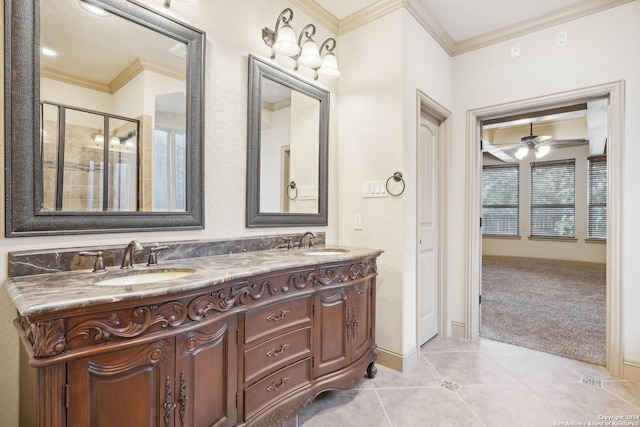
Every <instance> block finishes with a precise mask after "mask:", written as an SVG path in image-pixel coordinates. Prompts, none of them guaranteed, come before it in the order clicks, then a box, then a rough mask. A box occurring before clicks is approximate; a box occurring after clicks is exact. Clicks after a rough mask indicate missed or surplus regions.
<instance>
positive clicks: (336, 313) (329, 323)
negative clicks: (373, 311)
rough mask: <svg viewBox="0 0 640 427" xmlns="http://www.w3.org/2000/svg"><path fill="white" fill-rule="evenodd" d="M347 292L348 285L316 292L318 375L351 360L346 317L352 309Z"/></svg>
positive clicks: (316, 362)
mask: <svg viewBox="0 0 640 427" xmlns="http://www.w3.org/2000/svg"><path fill="white" fill-rule="evenodd" d="M348 292H349V290H348V288H346V287H341V288H332V289H327V290H324V291H319V292H318V293H317V294H316V297H315V307H314V316H315V320H314V323H313V328H314V361H313V376H314V377H315V378H317V377H319V376H321V375H324V374H326V373H329V372H333V371H335V370H338V369H340V368H342V367H344V366H346V365H347V364H348V363H349V350H348V344H349V343H348V336H347V317H348V315H350V313H351V309H350V308H349V305H350V302H349V296H348Z"/></svg>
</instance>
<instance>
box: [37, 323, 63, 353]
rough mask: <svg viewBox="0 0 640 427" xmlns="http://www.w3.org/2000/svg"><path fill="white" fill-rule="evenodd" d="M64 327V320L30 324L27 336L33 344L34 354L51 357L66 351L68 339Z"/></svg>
mask: <svg viewBox="0 0 640 427" xmlns="http://www.w3.org/2000/svg"><path fill="white" fill-rule="evenodd" d="M64 329H65V328H64V321H63V320H54V321H51V322H44V323H36V324H29V326H28V333H27V336H28V338H29V341H31V343H32V344H33V355H34V356H35V357H51V356H55V355H57V354H60V353H62V352H63V351H65V350H66V348H67V340H66V339H65V336H64Z"/></svg>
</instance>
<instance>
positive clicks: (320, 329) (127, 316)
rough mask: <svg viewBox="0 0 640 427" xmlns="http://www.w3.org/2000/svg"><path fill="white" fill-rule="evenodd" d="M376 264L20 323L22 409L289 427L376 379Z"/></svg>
mask: <svg viewBox="0 0 640 427" xmlns="http://www.w3.org/2000/svg"><path fill="white" fill-rule="evenodd" d="M377 256H378V253H376V254H374V255H371V256H367V257H364V258H359V259H352V260H348V261H340V262H337V261H333V262H324V263H321V264H318V265H313V266H306V267H298V268H288V269H285V270H279V271H273V272H270V273H268V274H261V275H256V276H250V277H244V278H241V279H236V280H233V281H228V282H225V283H218V284H215V285H208V286H205V287H199V288H198V289H195V290H190V291H182V292H179V293H171V294H166V295H160V296H153V297H143V298H140V299H133V300H128V301H120V302H116V303H109V304H104V303H100V304H94V305H91V304H90V303H87V305H86V306H85V307H76V308H67V309H64V310H60V311H49V312H47V313H39V314H37V315H33V316H29V317H21V318H19V319H18V320H17V321H16V325H17V326H18V329H19V331H20V332H21V336H22V338H23V342H24V344H25V346H24V350H25V352H26V356H28V360H29V368H28V370H27V371H26V372H23V373H22V376H23V379H24V380H25V382H27V383H29V381H28V379H29V378H30V377H32V381H31V382H30V384H25V386H26V385H30V386H31V387H32V391H34V392H35V394H34V396H35V397H34V398H33V399H34V400H33V401H29V400H26V398H25V397H21V402H22V404H30V405H32V407H35V408H37V410H36V411H32V412H33V413H34V414H35V416H36V418H37V419H35V420H33V424H35V425H38V426H48V427H49V426H51V427H55V426H78V427H80V426H82V427H85V426H162V427H167V426H197V427H200V426H211V425H215V426H232V425H247V426H248V425H260V426H262V425H274V426H279V425H286V423H287V422H288V420H291V419H292V418H293V417H294V416H295V415H296V413H297V412H298V411H299V410H300V409H301V408H302V407H303V406H304V405H305V404H307V403H309V402H310V401H311V400H313V398H314V397H315V396H316V395H317V394H318V393H320V392H322V391H324V390H328V389H334V388H350V387H353V386H355V385H357V384H358V382H359V381H360V380H362V379H363V378H364V376H365V375H368V376H369V377H373V376H374V375H375V370H376V369H375V360H376V355H377V353H376V345H375V339H374V338H375V297H376V295H375V289H376V286H375V282H376V275H377V272H376V257H377ZM30 374H35V375H30Z"/></svg>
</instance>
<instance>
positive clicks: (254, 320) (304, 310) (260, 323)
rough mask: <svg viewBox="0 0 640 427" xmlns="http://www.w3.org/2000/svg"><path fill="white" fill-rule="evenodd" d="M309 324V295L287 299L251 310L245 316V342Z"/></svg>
mask: <svg viewBox="0 0 640 427" xmlns="http://www.w3.org/2000/svg"><path fill="white" fill-rule="evenodd" d="M310 324H311V297H309V296H305V297H302V298H296V299H289V300H286V301H282V302H277V303H274V304H269V305H267V306H265V307H262V308H258V309H255V310H251V311H250V312H249V313H247V315H246V316H245V320H244V325H245V326H244V330H245V332H244V333H245V341H244V342H245V343H247V344H248V343H250V342H252V341H254V342H255V341H256V340H260V339H262V338H266V336H267V335H269V334H271V333H275V332H282V331H283V330H285V329H287V328H291V327H301V326H307V325H310Z"/></svg>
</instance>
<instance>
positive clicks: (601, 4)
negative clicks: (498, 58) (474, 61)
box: [425, 0, 635, 56]
mask: <svg viewBox="0 0 640 427" xmlns="http://www.w3.org/2000/svg"><path fill="white" fill-rule="evenodd" d="M632 1H635V0H589V1H583V2H580V3H576V4H574V5H572V6H569V7H566V8H564V9H561V10H559V11H556V12H553V13H549V14H546V15H543V16H540V17H538V18H535V19H531V20H529V21H527V22H524V23H518V24H515V25H511V26H509V27H506V28H502V29H500V30H496V31H491V32H489V33H486V34H482V35H480V36H477V37H472V38H469V39H466V40H462V41H460V42H458V43H456V44H455V47H454V49H453V52H452V56H456V55H460V54H462V53H466V52H470V51H472V50H476V49H480V48H483V47H487V46H490V45H493V44H496V43H500V42H503V41H506V40H510V39H513V38H516V37H520V36H523V35H525V34H530V33H533V32H536V31H540V30H542V29H545V28H549V27H552V26H554V25H559V24H562V23H565V22H569V21H573V20H575V19H578V18H582V17H584V16H587V15H591V14H593V13H597V12H601V11H603V10H606V9H610V8H612V7H616V6H620V5H622V4H625V3H629V2H632ZM425 28H426V27H425ZM426 29H427V31H429V29H428V28H426ZM432 35H433V34H432ZM434 37H435V36H434ZM436 40H437V39H436ZM443 48H445V49H446V47H445V46H443Z"/></svg>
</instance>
